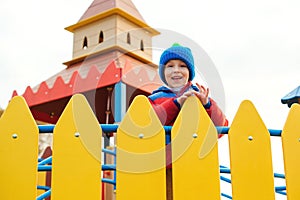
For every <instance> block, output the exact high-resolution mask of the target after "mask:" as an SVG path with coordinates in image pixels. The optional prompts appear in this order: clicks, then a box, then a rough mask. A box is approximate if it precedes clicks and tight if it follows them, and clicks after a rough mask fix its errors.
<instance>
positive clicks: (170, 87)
mask: <svg viewBox="0 0 300 200" xmlns="http://www.w3.org/2000/svg"><path fill="white" fill-rule="evenodd" d="M159 75H160V78H161V80H162V81H163V82H164V83H165V86H161V87H159V88H158V89H156V90H154V91H153V92H152V94H151V95H150V96H149V97H148V98H149V101H150V103H151V105H152V106H153V108H154V110H155V112H156V114H157V116H158V117H159V119H160V121H161V123H162V124H163V125H167V126H169V125H173V123H174V122H175V120H176V117H177V115H178V113H179V111H180V109H181V107H182V105H183V104H184V102H185V100H186V99H187V98H188V97H189V96H191V95H195V96H196V97H198V99H199V100H200V101H201V103H202V105H203V107H204V108H205V110H206V112H207V113H208V115H209V116H210V118H211V119H212V121H213V123H214V125H215V126H228V121H227V119H226V117H225V115H224V114H223V112H222V111H221V109H220V108H219V107H218V106H217V104H216V102H215V101H214V100H213V99H212V98H210V97H209V96H208V94H209V89H208V88H205V87H204V86H202V85H199V84H198V83H196V85H193V84H192V82H191V81H192V80H193V79H194V77H195V67H194V58H193V55H192V52H191V50H190V49H189V48H187V47H183V46H180V45H178V44H174V45H173V46H172V47H170V48H168V49H166V50H165V51H164V52H163V53H162V55H161V57H160V61H159ZM221 136H222V135H219V137H221ZM166 152H167V155H166V158H167V160H166V164H167V171H166V174H167V177H166V178H167V180H166V182H167V199H168V200H172V199H173V197H172V167H171V163H172V159H171V153H170V152H171V144H168V145H167V147H166Z"/></svg>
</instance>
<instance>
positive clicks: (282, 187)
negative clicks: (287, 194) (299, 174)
mask: <svg viewBox="0 0 300 200" xmlns="http://www.w3.org/2000/svg"><path fill="white" fill-rule="evenodd" d="M282 190H286V186H276V187H275V191H282Z"/></svg>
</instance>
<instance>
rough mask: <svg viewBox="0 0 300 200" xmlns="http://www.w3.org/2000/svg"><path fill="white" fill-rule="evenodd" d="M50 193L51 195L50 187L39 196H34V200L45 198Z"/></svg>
mask: <svg viewBox="0 0 300 200" xmlns="http://www.w3.org/2000/svg"><path fill="white" fill-rule="evenodd" d="M50 195H51V189H50V190H48V191H47V192H45V193H43V194H41V195H40V196H38V197H37V198H36V200H43V199H45V198H47V197H50Z"/></svg>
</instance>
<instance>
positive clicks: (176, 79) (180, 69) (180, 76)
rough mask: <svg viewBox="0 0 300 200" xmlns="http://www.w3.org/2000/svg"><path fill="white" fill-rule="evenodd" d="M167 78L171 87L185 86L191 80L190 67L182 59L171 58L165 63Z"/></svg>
mask: <svg viewBox="0 0 300 200" xmlns="http://www.w3.org/2000/svg"><path fill="white" fill-rule="evenodd" d="M164 70H165V79H166V81H167V83H168V86H169V87H170V88H178V87H182V86H184V85H185V84H186V83H187V82H188V80H189V75H190V72H189V69H188V68H187V65H186V64H185V63H184V62H183V61H181V60H169V61H168V62H167V63H166V65H165V69H164Z"/></svg>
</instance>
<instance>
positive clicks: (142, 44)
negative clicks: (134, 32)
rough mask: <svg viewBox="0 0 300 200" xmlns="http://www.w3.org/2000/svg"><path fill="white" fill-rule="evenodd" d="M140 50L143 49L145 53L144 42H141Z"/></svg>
mask: <svg viewBox="0 0 300 200" xmlns="http://www.w3.org/2000/svg"><path fill="white" fill-rule="evenodd" d="M140 49H141V50H142V51H144V42H143V40H141V45H140Z"/></svg>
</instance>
